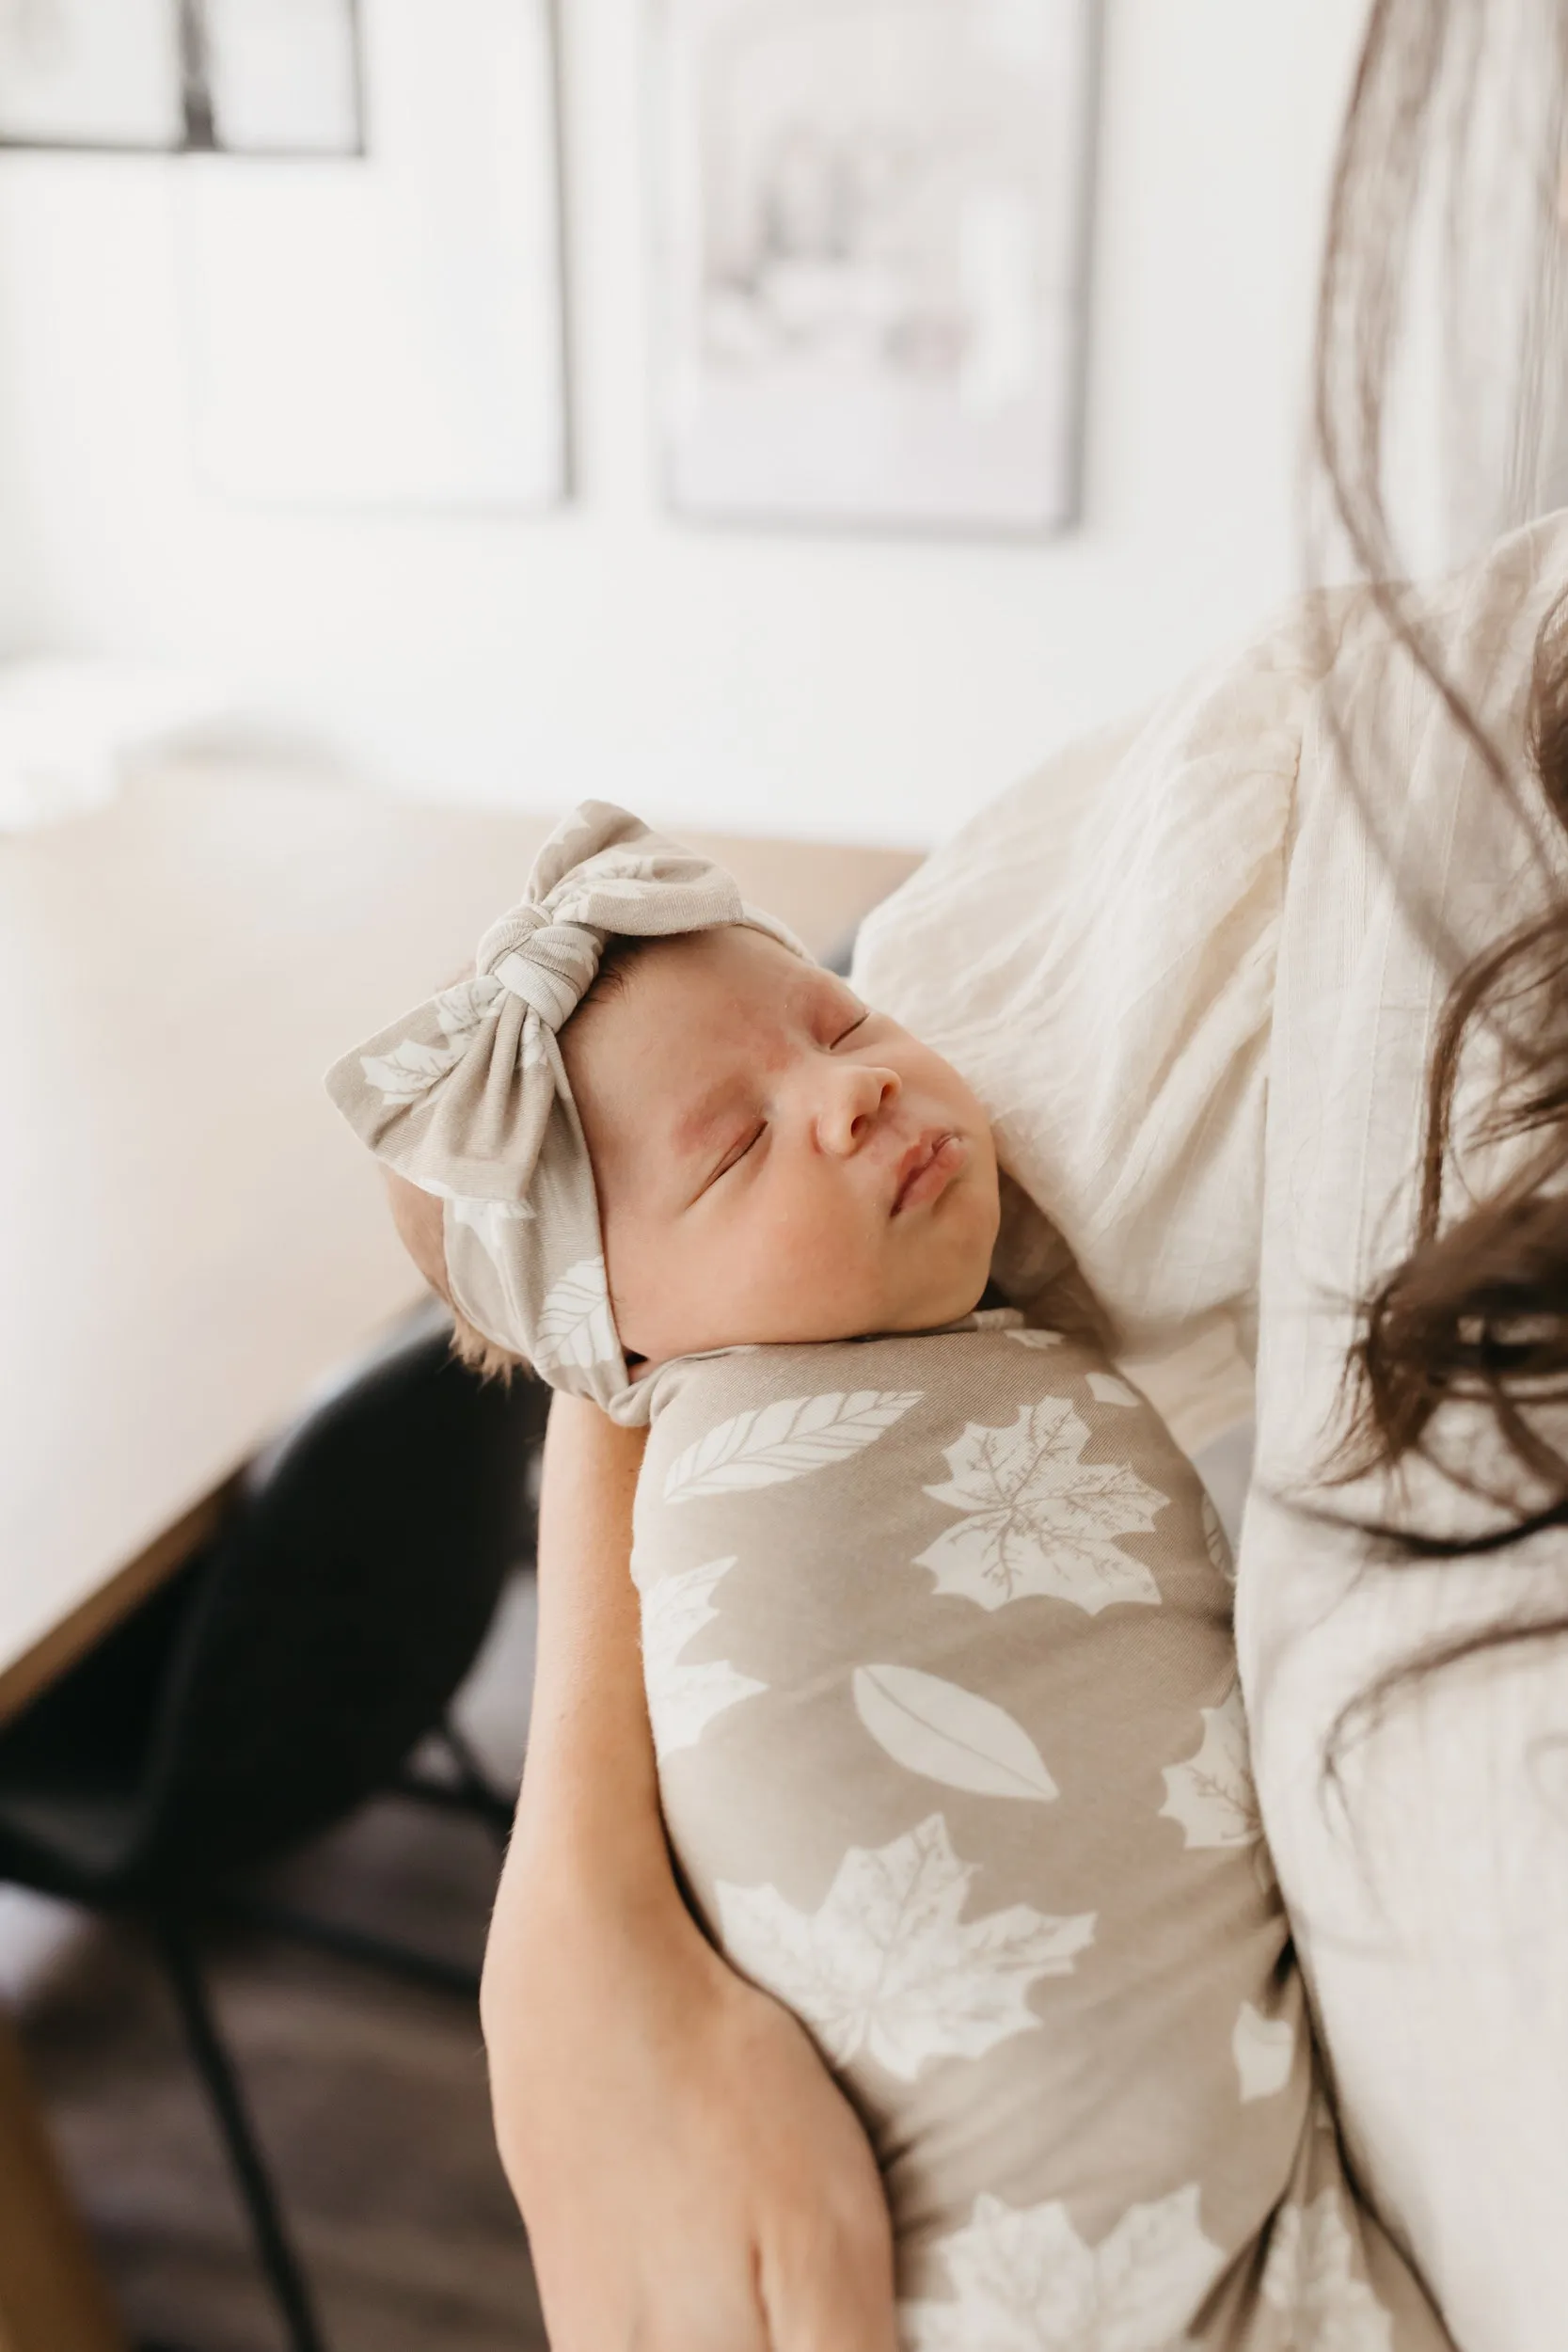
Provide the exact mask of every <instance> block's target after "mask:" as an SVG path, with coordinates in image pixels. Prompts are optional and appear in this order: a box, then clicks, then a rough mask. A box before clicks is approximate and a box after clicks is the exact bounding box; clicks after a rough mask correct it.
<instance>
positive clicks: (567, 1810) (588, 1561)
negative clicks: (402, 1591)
mask: <svg viewBox="0 0 1568 2352" xmlns="http://www.w3.org/2000/svg"><path fill="white" fill-rule="evenodd" d="M644 1442H645V1440H644V1437H643V1433H642V1432H641V1430H628V1429H621V1428H618V1427H617V1426H616V1424H615V1423H614V1422H611V1421H610V1420H608V1419H607V1418H606V1416H605V1415H604V1414H603V1413H601V1412H600V1411H599V1410H598V1409H597V1407H596V1406H593V1405H589V1404H585V1403H583V1402H581V1401H580V1400H579V1399H578V1398H575V1397H569V1396H557V1397H556V1398H555V1399H554V1400H553V1402H552V1404H551V1406H550V1420H549V1431H548V1435H547V1437H546V1444H545V1482H544V1494H543V1499H542V1502H541V1505H540V1513H539V1650H538V1662H537V1666H536V1669H535V1677H534V1690H533V1708H532V1713H531V1719H530V1724H529V1748H528V1767H527V1771H526V1772H525V1774H524V1778H523V1793H522V1798H521V1802H520V1804H519V1805H518V1809H517V1827H516V1833H515V1840H514V1859H515V1861H518V1862H520V1863H522V1864H523V1865H525V1866H526V1867H527V1868H528V1869H529V1870H534V1869H537V1870H538V1871H539V1872H541V1873H542V1874H544V1875H546V1876H547V1877H548V1878H550V1879H551V1880H552V1881H553V1880H554V1879H555V1878H557V1877H562V1878H566V1877H573V1878H576V1879H578V1881H579V1882H580V1881H581V1880H582V1879H583V1878H584V1877H585V1876H591V1877H592V1878H593V1879H594V1880H596V1881H598V1882H600V1883H605V1884H608V1883H610V1882H612V1881H614V1882H624V1883H626V1885H627V1886H628V1887H630V1886H632V1885H635V1884H636V1883H638V1882H640V1881H643V1880H652V1881H653V1882H654V1883H659V1882H663V1883H665V1884H666V1885H671V1886H673V1881H672V1878H671V1872H670V1866H669V1857H668V1853H667V1851H666V1848H665V1843H664V1833H663V1828H662V1825H661V1822H660V1819H659V1809H658V1783H657V1775H656V1772H655V1768H654V1749H653V1737H652V1734H651V1732H650V1730H649V1727H648V1712H647V1705H646V1702H645V1700H644V1698H643V1693H642V1653H641V1641H640V1637H639V1629H638V1608H637V1595H636V1591H635V1589H634V1587H633V1585H632V1581H631V1574H630V1529H631V1513H632V1500H633V1496H634V1494H635V1491H636V1486H637V1473H638V1469H639V1467H640V1465H641V1459H642V1450H643V1445H644ZM509 1869H510V1866H509ZM513 1875H515V1873H513Z"/></svg>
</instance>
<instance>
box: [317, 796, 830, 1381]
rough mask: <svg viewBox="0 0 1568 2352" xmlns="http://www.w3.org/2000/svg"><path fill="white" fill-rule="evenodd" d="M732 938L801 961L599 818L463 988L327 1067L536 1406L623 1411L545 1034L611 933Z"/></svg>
mask: <svg viewBox="0 0 1568 2352" xmlns="http://www.w3.org/2000/svg"><path fill="white" fill-rule="evenodd" d="M721 923H743V924H746V925H748V926H750V928H751V929H752V930H760V931H766V932H767V933H768V937H769V938H772V939H776V940H778V941H779V942H780V943H781V945H782V946H785V947H788V948H789V949H790V950H791V951H792V952H793V953H794V954H796V955H799V956H803V955H804V954H805V952H806V951H805V949H804V948H803V947H802V946H800V941H799V940H797V939H796V938H795V937H794V935H793V934H792V933H791V932H789V931H787V930H785V929H784V926H783V925H782V924H780V923H775V922H773V921H772V920H771V918H770V917H769V916H768V915H766V914H757V913H756V912H755V911H754V910H753V909H752V908H750V907H747V906H744V905H743V904H742V903H741V898H740V892H739V888H738V886H737V885H736V882H735V880H734V877H733V876H732V875H730V874H727V873H726V872H725V871H724V869H723V867H722V866H713V865H710V864H709V863H708V861H707V860H706V859H705V858H701V857H695V856H693V855H692V853H691V852H690V851H689V850H683V849H681V848H679V847H678V846H677V844H675V843H674V842H673V841H666V840H663V839H662V838H661V837H660V836H659V835H658V834H656V833H650V832H649V830H648V828H647V827H646V825H643V824H641V823H640V822H639V821H638V819H637V818H635V817H631V816H628V815H627V813H626V810H625V809H624V808H616V807H613V806H612V805H611V804H610V803H609V802H608V801H584V802H583V803H582V805H581V806H580V807H579V808H577V809H575V810H574V811H573V812H572V814H571V816H570V817H568V818H566V819H565V821H564V822H563V823H562V824H561V825H559V826H558V827H557V828H556V830H555V832H554V833H553V834H551V835H550V837H549V839H548V840H547V841H546V844H545V846H544V848H543V849H542V850H540V852H539V856H538V858H537V860H536V862H535V864H534V868H533V871H532V873H531V875H530V876H529V880H528V888H527V894H526V896H525V898H524V899H523V901H522V903H521V904H520V905H518V906H515V907H513V908H512V909H511V911H510V913H508V914H503V915H502V916H501V918H500V920H499V922H498V923H493V924H492V925H491V926H490V929H489V930H487V931H486V932H485V934H484V936H483V939H482V940H481V941H480V943H479V947H478V950H477V952H476V954H475V957H474V976H473V977H472V978H471V979H466V980H460V981H459V982H458V983H457V985H456V986H455V987H453V988H447V989H443V990H442V991H441V992H440V993H439V995H436V996H433V997H432V998H431V999H430V1001H429V1003H428V1004H423V1005H420V1006H418V1007H416V1009H414V1010H413V1011H412V1012H407V1013H404V1015H403V1017H402V1019H401V1020H398V1021H394V1022H393V1023H392V1025H391V1026H390V1027H389V1028H387V1029H382V1030H380V1031H379V1032H378V1033H377V1035H376V1036H374V1037H372V1038H370V1039H368V1040H367V1041H365V1043H364V1044H362V1045H359V1046H356V1048H355V1050H354V1052H353V1053H350V1054H345V1055H344V1056H343V1057H342V1058H341V1060H340V1061H336V1062H334V1063H333V1065H332V1068H331V1069H330V1070H329V1071H328V1072H327V1073H326V1090H327V1092H328V1093H329V1094H330V1095H331V1097H332V1100H333V1101H334V1103H336V1104H337V1105H338V1108H339V1109H340V1110H341V1112H342V1114H343V1117H344V1118H345V1119H346V1120H348V1122H349V1125H350V1126H351V1127H352V1128H353V1129H354V1131H355V1133H356V1135H357V1136H359V1137H360V1139H361V1141H363V1142H364V1143H367V1144H368V1145H369V1146H370V1148H371V1150H372V1152H374V1153H375V1155H376V1157H377V1159H379V1160H381V1161H383V1162H384V1163H385V1165H386V1166H387V1167H388V1168H394V1169H395V1170H396V1171H397V1173H398V1174H399V1175H400V1176H404V1177H406V1178H407V1180H408V1182H409V1183H410V1184H417V1185H418V1186H419V1187H420V1190H421V1191H422V1192H428V1193H433V1194H434V1195H435V1196H436V1198H437V1199H438V1200H440V1201H441V1202H442V1203H443V1208H442V1216H441V1227H442V1242H443V1248H444V1250H445V1255H446V1266H447V1281H448V1286H449V1289H450V1291H451V1301H452V1304H453V1306H454V1307H456V1308H457V1309H458V1310H459V1311H460V1312H461V1313H462V1314H464V1315H465V1316H467V1320H468V1321H469V1322H470V1323H471V1324H473V1326H474V1327H475V1328H476V1329H477V1330H480V1331H483V1334H484V1336H485V1338H486V1339H488V1340H492V1341H494V1342H495V1343H496V1344H497V1345H498V1346H499V1347H504V1348H506V1349H508V1350H510V1352H511V1353H512V1354H514V1355H516V1356H521V1357H523V1358H524V1359H526V1361H527V1362H529V1363H530V1364H531V1365H532V1367H533V1369H534V1371H535V1372H537V1373H540V1374H542V1375H543V1376H544V1378H545V1379H546V1380H547V1381H548V1382H549V1383H550V1385H551V1386H552V1388H557V1389H568V1390H570V1391H572V1393H573V1394H574V1395H576V1396H585V1397H590V1398H592V1399H593V1401H594V1403H595V1404H596V1405H600V1406H604V1408H605V1409H606V1411H610V1410H611V1409H613V1408H614V1407H615V1406H617V1404H619V1406H620V1407H621V1413H622V1417H623V1418H626V1417H629V1415H628V1407H629V1406H630V1402H631V1399H632V1397H633V1395H634V1394H637V1393H638V1392H637V1391H633V1389H632V1384H631V1380H630V1376H629V1375H628V1373H627V1371H626V1357H625V1354H624V1352H623V1350H622V1346H621V1338H620V1334H619V1332H618V1331H617V1330H616V1328H615V1318H614V1316H613V1314H612V1312H611V1311H610V1293H609V1289H608V1286H607V1283H606V1279H605V1261H604V1238H603V1234H602V1232H601V1231H600V1226H599V1206H598V1197H597V1195H596V1193H595V1192H594V1170H593V1168H592V1166H591V1165H590V1162H589V1157H588V1147H587V1144H586V1142H585V1141H584V1139H583V1133H582V1122H581V1120H580V1119H579V1118H578V1107H577V1104H576V1103H575V1102H574V1101H573V1099H572V1089H571V1088H570V1086H569V1085H568V1084H567V1080H566V1068H565V1063H564V1061H563V1060H562V1053H561V1043H560V1031H561V1029H562V1027H563V1026H564V1025H565V1024H566V1022H568V1021H569V1020H570V1019H571V1017H572V1015H573V1013H574V1012H575V1011H576V1010H577V1009H578V1005H579V1004H580V1003H581V1002H582V999H583V998H584V996H585V995H586V994H587V993H588V991H589V988H590V987H591V986H592V984H593V981H594V976H595V974H596V973H597V971H598V968H599V959H600V956H601V955H602V953H603V951H604V946H605V942H606V940H607V939H608V938H609V937H610V934H611V933H612V932H621V933H623V934H625V935H626V936H627V937H630V938H636V939H661V938H670V937H672V936H673V935H675V934H677V933H679V932H682V931H700V930H711V929H712V928H713V927H714V926H715V925H717V924H721Z"/></svg>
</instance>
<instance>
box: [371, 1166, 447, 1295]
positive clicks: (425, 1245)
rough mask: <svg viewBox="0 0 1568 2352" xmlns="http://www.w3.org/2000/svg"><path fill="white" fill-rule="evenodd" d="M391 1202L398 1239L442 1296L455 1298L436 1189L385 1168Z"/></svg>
mask: <svg viewBox="0 0 1568 2352" xmlns="http://www.w3.org/2000/svg"><path fill="white" fill-rule="evenodd" d="M381 1173H382V1177H383V1179H384V1180H385V1183H386V1185H387V1198H388V1202H389V1203H390V1206H391V1211H392V1223H393V1224H394V1225H395V1226H396V1227H397V1229H398V1239H399V1240H400V1241H401V1242H402V1244H403V1246H404V1249H406V1250H407V1252H408V1254H409V1256H410V1257H411V1258H412V1259H413V1261H414V1263H415V1264H416V1265H417V1266H418V1267H419V1269H420V1273H421V1274H422V1275H423V1276H424V1279H425V1280H426V1281H427V1282H428V1283H429V1284H430V1287H431V1289H432V1290H433V1291H435V1292H436V1295H437V1296H438V1297H441V1298H444V1299H446V1302H447V1304H448V1306H449V1307H450V1306H451V1296H450V1295H449V1293H448V1290H447V1250H446V1242H445V1239H444V1237H443V1232H442V1225H441V1203H440V1202H439V1200H436V1196H435V1194H434V1193H431V1192H421V1191H420V1187H419V1185H418V1184H410V1183H409V1181H408V1179H407V1177H406V1176H400V1175H399V1174H398V1173H397V1171H396V1169H395V1168H383V1169H382V1171H381Z"/></svg>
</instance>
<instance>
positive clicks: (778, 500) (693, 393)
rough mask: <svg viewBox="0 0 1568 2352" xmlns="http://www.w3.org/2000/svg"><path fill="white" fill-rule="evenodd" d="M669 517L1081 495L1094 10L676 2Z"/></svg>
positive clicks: (666, 380)
mask: <svg viewBox="0 0 1568 2352" xmlns="http://www.w3.org/2000/svg"><path fill="white" fill-rule="evenodd" d="M658 28H659V41H658V70H659V90H658V119H659V130H660V142H659V151H658V157H657V168H658V173H659V186H658V199H659V204H658V224H659V253H658V261H659V274H660V278H661V294H662V310H663V326H664V340H665V352H664V367H663V386H662V415H661V424H662V432H663V439H664V453H665V463H666V468H667V479H668V485H669V490H670V495H671V498H672V500H673V503H674V504H675V505H676V506H677V507H678V508H680V509H682V510H684V511H685V512H687V513H689V514H692V515H695V516H708V517H713V518H734V519H740V518H745V517H752V516H754V517H762V518H766V517H769V516H773V517H778V518H781V519H791V520H800V521H807V520H810V521H830V522H832V521H845V522H852V521H864V522H869V523H879V524H885V525H904V526H911V527H921V526H925V527H932V528H938V529H940V528H952V529H958V530H961V529H977V530H990V531H999V532H1041V531H1049V530H1052V529H1053V528H1056V527H1059V526H1061V525H1062V524H1064V523H1066V522H1068V521H1069V520H1070V519H1071V518H1072V516H1073V514H1074V512H1075V509H1076V504H1077V471H1078V447H1077V444H1078V437H1079V406H1080V399H1079V390H1080V377H1081V369H1082V348H1083V342H1084V321H1083V310H1084V274H1085V273H1084V256H1085V245H1086V200H1087V186H1088V177H1089V164H1090V156H1091V149H1092V122H1091V110H1092V103H1093V78H1094V77H1093V64H1094V56H1093V36H1094V0H658Z"/></svg>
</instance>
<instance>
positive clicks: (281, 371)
mask: <svg viewBox="0 0 1568 2352" xmlns="http://www.w3.org/2000/svg"><path fill="white" fill-rule="evenodd" d="M3 4H4V0H0V5H3ZM225 12H227V14H228V16H229V21H230V30H231V32H232V35H233V40H234V42H235V46H234V48H233V49H232V50H231V52H230V55H231V56H237V55H238V54H239V53H240V48H241V46H242V45H243V43H242V39H241V32H240V30H239V28H240V26H241V24H242V20H245V19H247V18H252V17H257V18H259V19H260V18H266V17H268V15H269V13H270V15H271V16H272V18H273V19H274V22H273V24H272V28H271V31H270V33H269V34H268V37H267V40H266V42H263V41H262V40H261V34H260V33H259V32H256V27H255V24H252V25H251V26H250V27H249V29H248V30H247V31H246V32H245V36H244V39H245V40H249V39H250V38H251V35H252V34H253V33H254V34H255V38H256V43H257V48H256V51H255V53H254V54H255V55H256V56H260V55H261V50H262V49H263V48H265V50H266V59H267V61H266V68H265V72H264V74H263V73H262V72H261V71H260V69H258V71H257V72H256V74H255V76H254V78H253V81H252V85H251V87H252V88H253V90H255V91H258V92H259V91H261V90H262V89H263V88H264V90H265V92H266V93H267V105H268V107H269V108H270V109H273V110H274V111H273V112H272V114H271V115H270V117H269V119H273V120H276V119H277V112H276V110H277V109H278V108H281V107H282V106H283V105H284V104H285V103H286V102H288V100H289V94H290V91H291V90H292V89H293V88H294V87H296V86H297V87H299V88H303V87H305V84H306V79H307V77H306V73H305V66H306V61H307V59H308V57H309V56H317V57H319V56H321V54H322V53H321V52H320V51H319V50H317V49H316V48H315V47H314V45H313V40H314V37H313V34H312V33H310V32H309V31H308V28H307V27H306V25H305V23H304V19H305V17H306V15H307V14H308V13H309V11H308V10H307V9H306V8H304V7H303V6H302V7H301V9H300V16H299V20H298V29H299V32H300V41H301V45H300V49H299V52H298V55H297V57H296V59H295V66H294V68H291V66H290V63H289V59H288V57H287V56H286V55H285V54H284V51H283V45H282V42H281V35H280V31H279V27H280V24H281V22H282V19H283V18H284V17H285V16H286V15H287V14H288V5H287V0H223V8H221V9H220V10H219V11H218V13H219V14H222V13H225ZM359 17H360V40H361V45H362V49H363V63H364V87H365V93H366V119H365V148H364V155H363V159H362V160H361V161H359V162H357V163H354V164H349V165H343V164H339V163H334V162H332V161H330V160H327V159H325V158H323V159H322V160H319V161H312V160H310V159H309V158H304V159H301V160H298V161H295V162H294V163H293V164H291V166H290V167H289V169H288V171H287V172H274V171H261V170H258V169H257V168H256V167H255V166H254V165H243V164H240V163H238V162H234V163H230V162H228V161H226V159H225V158H224V157H223V156H221V155H214V156H213V157H212V158H210V159H208V160H206V161H203V162H202V163H200V164H199V165H193V166H191V167H189V168H188V169H187V170H186V171H185V172H184V173H183V174H182V178H181V183H180V185H179V188H178V189H177V191H176V194H177V197H178V199H179V220H178V227H179V230H180V234H181V239H182V246H183V252H182V262H183V271H182V275H183V281H184V282H183V289H182V292H183V297H184V309H185V326H186V335H187V341H188V344H189V352H190V368H191V376H192V395H193V397H192V408H193V414H194V417H195V421H196V432H197V444H198V462H199V467H200V471H201V474H202V478H203V480H204V481H205V482H206V483H207V484H208V485H210V486H211V487H212V488H213V489H214V490H216V491H218V492H220V493H221V494H223V495H225V496H228V497H230V498H233V499H238V500H243V501H252V502H262V503H268V504H281V505H294V506H317V507H345V506H346V507H367V508H388V507H402V508H413V507H422V508H429V509H433V510H434V509H447V510H451V509H456V510H474V511H484V512H492V511H498V510H506V509H532V508H537V507H540V506H547V505H550V504H553V503H555V502H556V501H559V500H560V499H561V498H562V497H563V495H564V493H565V488H566V476H567V446H566V445H567V424H566V400H565V387H564V337H563V332H562V279H561V222H560V208H559V184H558V171H557V160H556V129H555V77H554V58H553V51H552V46H551V32H552V26H551V12H550V8H549V5H548V0H441V5H440V7H439V8H436V7H433V6H432V5H431V0H361V6H360V9H359ZM296 69H297V70H296ZM323 80H324V83H325V70H324V77H323ZM257 103H258V104H259V103H260V101H259V100H258V102H257ZM302 103H303V102H302ZM251 127H252V130H253V131H255V130H258V129H259V127H260V126H259V119H256V118H253V119H252V125H251Z"/></svg>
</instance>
